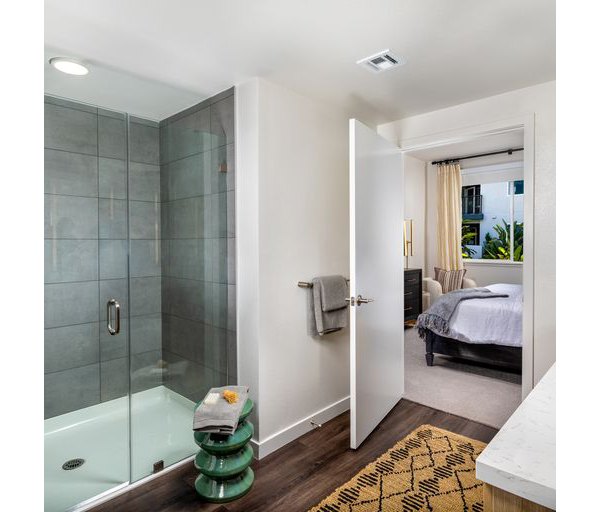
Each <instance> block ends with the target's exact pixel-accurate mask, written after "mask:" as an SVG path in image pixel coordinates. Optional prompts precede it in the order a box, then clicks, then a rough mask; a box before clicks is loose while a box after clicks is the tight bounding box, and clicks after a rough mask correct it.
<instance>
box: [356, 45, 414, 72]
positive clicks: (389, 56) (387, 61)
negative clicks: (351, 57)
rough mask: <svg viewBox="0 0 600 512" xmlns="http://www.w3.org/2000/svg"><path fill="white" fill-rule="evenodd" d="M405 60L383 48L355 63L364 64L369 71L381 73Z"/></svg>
mask: <svg viewBox="0 0 600 512" xmlns="http://www.w3.org/2000/svg"><path fill="white" fill-rule="evenodd" d="M405 62H406V59H403V58H401V57H396V56H395V55H394V54H393V53H392V52H390V51H389V50H383V51H382V52H378V53H376V54H375V55H371V56H370V57H366V58H365V59H361V60H359V61H357V62H356V63H357V64H359V65H361V66H364V67H365V68H367V69H369V70H370V71H373V73H381V72H382V71H387V70H388V69H392V68H395V67H396V66H402V65H403V64H404V63H405Z"/></svg>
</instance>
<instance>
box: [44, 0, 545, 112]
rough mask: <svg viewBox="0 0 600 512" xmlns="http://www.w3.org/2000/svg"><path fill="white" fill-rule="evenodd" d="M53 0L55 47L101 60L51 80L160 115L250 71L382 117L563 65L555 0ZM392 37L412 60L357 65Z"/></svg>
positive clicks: (475, 94)
mask: <svg viewBox="0 0 600 512" xmlns="http://www.w3.org/2000/svg"><path fill="white" fill-rule="evenodd" d="M45 6H46V7H45V42H46V46H47V48H49V49H51V52H57V53H58V52H60V54H62V55H67V56H68V55H71V56H75V57H79V58H83V59H86V60H88V61H89V62H90V63H91V65H92V68H91V69H92V72H91V73H90V74H89V75H88V76H87V77H86V79H85V80H79V81H78V82H74V81H73V80H71V81H70V82H65V81H64V79H63V82H61V81H60V80H59V79H57V78H56V77H50V72H52V71H53V70H51V69H48V73H47V74H46V90H47V91H48V92H52V93H53V94H57V95H63V96H65V95H66V94H61V91H62V89H63V88H64V89H65V91H66V92H68V93H69V95H71V97H72V94H73V91H83V92H80V94H79V96H85V97H87V98H88V99H87V100H85V101H89V102H91V103H100V102H99V101H96V100H95V99H94V98H95V97H96V96H98V97H100V98H101V99H102V101H103V102H104V103H103V106H107V107H111V106H112V107H113V108H120V109H124V110H129V111H130V112H131V111H132V109H131V108H129V109H128V108H122V107H116V106H114V105H109V104H108V103H110V102H113V103H114V104H119V105H123V104H125V105H128V104H129V103H128V102H133V101H135V102H137V103H136V108H137V109H138V110H137V111H136V112H134V113H137V114H138V115H146V116H148V117H152V118H160V117H161V116H162V117H164V116H165V115H168V114H171V113H174V112H177V111H178V110H181V108H182V105H184V106H188V105H189V104H190V102H192V103H193V102H195V101H199V100H201V99H204V98H206V97H209V96H211V95H213V94H215V93H216V92H219V91H221V90H223V89H226V88H228V87H231V86H232V85H234V84H236V83H239V82H241V81H243V80H245V79H247V78H250V77H254V76H261V77H265V78H267V79H270V80H273V81H275V82H278V83H280V84H281V85H284V86H287V87H289V88H291V89H294V90H296V91H298V92H300V93H302V94H305V95H308V96H311V97H313V98H316V99H320V100H323V101H326V102H333V103H335V104H338V105H340V106H342V107H343V108H345V109H346V110H347V112H348V114H349V115H353V116H356V117H359V118H362V119H364V120H366V121H370V122H373V123H379V122H385V121H391V120H394V119H399V118H401V117H404V116H407V115H413V114H417V113H422V112H427V111H431V110H435V109H438V108H443V107H446V106H450V105H455V104H458V103H463V102H465V101H470V100H474V99H478V98H483V97H486V96H490V95H493V94H499V93H502V92H505V91H508V90H512V89H518V88H521V87H526V86H528V85H533V84H536V83H541V82H545V81H549V80H553V79H554V78H555V6H554V2H552V1H549V0H527V1H523V0H487V1H481V0H444V1H440V0H402V1H401V0H378V1H376V2H375V1H369V2H368V1H366V0H360V1H358V0H354V1H348V0H329V1H323V0H303V1H300V2H291V1H282V0H252V1H248V0H225V1H220V2H216V1H207V0H178V1H176V2H168V1H164V0H127V1H123V0H86V1H84V2H82V1H81V0H46V1H45ZM387 48H389V49H390V50H392V52H394V53H396V54H397V55H400V56H403V57H405V58H406V59H407V63H406V65H404V66H401V67H398V68H395V69H392V70H390V71H388V72H384V73H381V74H374V73H370V72H369V71H368V70H366V69H364V68H362V67H359V66H357V65H356V61H357V60H359V59H361V58H363V57H366V56H368V55H371V54H373V53H375V52H377V51H379V50H384V49H387ZM119 72H125V73H127V74H131V75H133V77H126V76H120V75H122V73H119ZM110 73H112V76H111V77H109V78H106V77H107V76H108V75H110ZM74 84H77V86H75V85H74ZM132 84H135V85H132ZM49 89H52V91H49ZM157 91H162V94H161V93H158V92H157ZM167 91H168V92H167ZM178 93H180V94H181V97H180V98H179V101H178V100H177V99H176V97H178ZM169 98H171V99H169ZM181 98H184V99H181ZM165 113H166V114H165Z"/></svg>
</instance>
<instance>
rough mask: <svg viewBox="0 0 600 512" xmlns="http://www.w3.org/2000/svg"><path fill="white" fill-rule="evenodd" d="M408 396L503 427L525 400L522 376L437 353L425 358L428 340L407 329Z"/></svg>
mask: <svg viewBox="0 0 600 512" xmlns="http://www.w3.org/2000/svg"><path fill="white" fill-rule="evenodd" d="M404 358H405V365H404V366H405V370H404V371H405V394H404V398H406V399H408V400H412V401H414V402H417V403H420V404H423V405H428V406H429V407H433V408H435V409H439V410H441V411H445V412H449V413H452V414H456V415H458V416H462V417H464V418H468V419H470V420H473V421H478V422H480V423H483V424H484V425H489V426H491V427H494V428H500V427H501V426H502V425H503V424H504V423H505V422H506V420H507V419H508V418H509V417H510V415H511V414H512V413H513V412H514V410H515V409H516V408H517V407H518V406H519V404H520V403H521V376H520V375H517V374H514V373H510V372H505V371H502V370H497V369H495V368H487V367H483V366H479V365H475V364H471V363H468V362H464V361H458V360H457V359H453V358H450V357H445V356H439V355H437V354H436V356H435V359H434V362H433V366H427V363H426V362H425V343H424V342H423V340H421V339H420V338H419V336H418V335H417V331H416V330H415V329H405V331H404Z"/></svg>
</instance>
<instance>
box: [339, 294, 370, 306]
mask: <svg viewBox="0 0 600 512" xmlns="http://www.w3.org/2000/svg"><path fill="white" fill-rule="evenodd" d="M345 300H346V302H348V303H349V304H350V305H351V306H360V305H361V304H366V303H367V302H373V301H374V300H375V299H364V298H363V296H362V295H359V296H358V297H356V299H355V298H354V297H348V298H347V299H345Z"/></svg>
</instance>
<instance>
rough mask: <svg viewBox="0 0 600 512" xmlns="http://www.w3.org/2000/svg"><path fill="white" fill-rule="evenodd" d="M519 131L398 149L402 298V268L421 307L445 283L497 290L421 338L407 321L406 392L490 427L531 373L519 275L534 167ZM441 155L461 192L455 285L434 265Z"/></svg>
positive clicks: (526, 254) (440, 236) (439, 234)
mask: <svg viewBox="0 0 600 512" xmlns="http://www.w3.org/2000/svg"><path fill="white" fill-rule="evenodd" d="M526 130H527V127H526V126H516V127H512V128H510V129H501V130H496V131H493V132H487V133H485V134H471V135H466V136H464V137H461V138H458V139H454V140H449V141H444V142H437V143H436V142H433V143H429V144H426V145H421V146H418V145H416V146H412V147H411V148H407V149H404V208H405V215H404V218H405V225H409V226H410V229H409V230H406V229H405V232H407V233H408V234H407V235H406V236H407V237H410V245H409V247H408V250H407V249H406V247H407V246H406V244H405V261H404V266H405V268H406V270H405V301H406V290H407V288H406V276H407V275H409V276H417V277H418V278H419V279H420V280H421V281H420V287H419V291H420V296H419V297H418V299H419V300H420V304H419V302H418V301H417V304H419V306H420V308H419V313H420V312H424V311H427V310H428V309H429V308H430V307H431V306H432V304H434V303H435V302H436V301H440V300H442V301H443V300H445V299H444V298H443V295H445V293H447V292H448V291H451V290H452V289H453V288H456V289H458V288H472V287H473V288H486V289H488V290H490V291H492V292H494V293H498V294H502V295H504V297H498V298H492V299H485V300H484V299H472V300H471V299H469V300H464V301H462V302H460V303H459V304H458V305H457V306H456V309H455V310H454V312H453V313H452V316H451V317H450V320H449V327H450V331H449V332H448V333H446V334H445V335H444V336H441V333H430V332H427V333H423V339H422V338H421V337H420V336H419V333H418V332H417V330H416V329H414V328H411V327H412V326H413V325H414V319H412V320H413V321H412V322H411V321H407V322H406V324H405V328H406V330H405V336H404V354H405V358H404V365H405V369H404V371H405V393H404V398H406V399H409V400H412V401H414V402H418V403H421V404H424V405H428V406H431V407H434V408H436V409H439V410H443V411H446V412H450V413H453V414H456V415H459V416H463V417H466V418H468V419H471V420H475V421H478V422H480V423H484V424H486V425H490V426H492V427H495V428H500V427H501V426H502V425H503V424H504V422H505V421H506V420H507V419H508V417H509V416H510V415H511V414H512V413H513V412H514V410H515V409H516V408H517V407H518V405H519V403H520V402H521V399H522V396H524V395H525V394H526V393H527V390H526V389H525V388H527V386H528V383H529V380H530V379H531V374H532V368H531V363H530V361H531V359H532V358H531V351H532V337H531V334H530V333H531V331H530V329H531V327H532V325H531V324H532V322H531V317H530V316H529V315H530V308H531V304H532V296H531V293H532V287H530V286H528V283H530V282H532V277H533V276H532V275H531V276H530V275H527V274H528V273H529V272H531V273H532V272H533V269H532V268H531V264H530V262H531V261H532V253H533V251H532V243H531V240H532V230H533V218H532V210H531V209H528V206H529V205H530V204H531V196H530V194H532V191H533V179H532V178H533V171H532V166H531V165H530V162H529V152H530V150H531V148H530V147H527V148H525V146H526V143H527V140H526ZM523 148H525V149H526V151H524V150H523ZM505 150H506V151H505ZM508 150H513V151H508ZM489 153H498V154H492V155H490V154H489ZM480 155H482V156H480ZM462 157H467V158H464V160H463V159H462ZM439 161H441V163H442V164H445V163H450V162H451V163H453V164H456V165H457V166H458V168H459V169H456V170H455V172H460V181H461V183H460V187H461V188H460V190H458V191H457V190H454V192H453V193H458V194H459V196H460V197H459V200H458V202H457V204H456V206H455V208H456V209H460V212H459V214H460V220H461V223H462V226H460V227H462V230H461V238H460V252H461V260H462V262H461V263H460V264H459V267H464V270H465V271H466V272H465V273H464V274H463V275H462V277H461V279H460V282H458V281H456V282H455V283H454V286H452V285H449V286H447V285H448V283H443V282H441V278H440V277H439V276H440V275H441V274H440V273H439V272H438V271H437V270H436V268H440V267H442V266H443V265H441V264H440V258H439V256H438V245H439V244H443V243H446V242H447V239H446V238H445V236H446V235H445V233H444V231H443V229H441V228H439V229H438V204H439V203H440V202H443V201H444V200H445V199H444V196H443V194H442V192H441V190H438V185H437V180H438V176H437V175H438V165H437V162H439ZM434 162H435V164H434ZM444 193H445V192H444ZM441 194H442V195H441ZM448 242H449V241H448ZM525 262H527V263H528V264H526V263H525ZM405 309H406V304H405ZM413 316H414V315H413ZM525 317H526V318H525ZM430 335H431V337H430ZM429 337H430V338H429ZM429 340H431V341H429ZM521 370H522V371H521ZM521 373H522V375H521Z"/></svg>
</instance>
